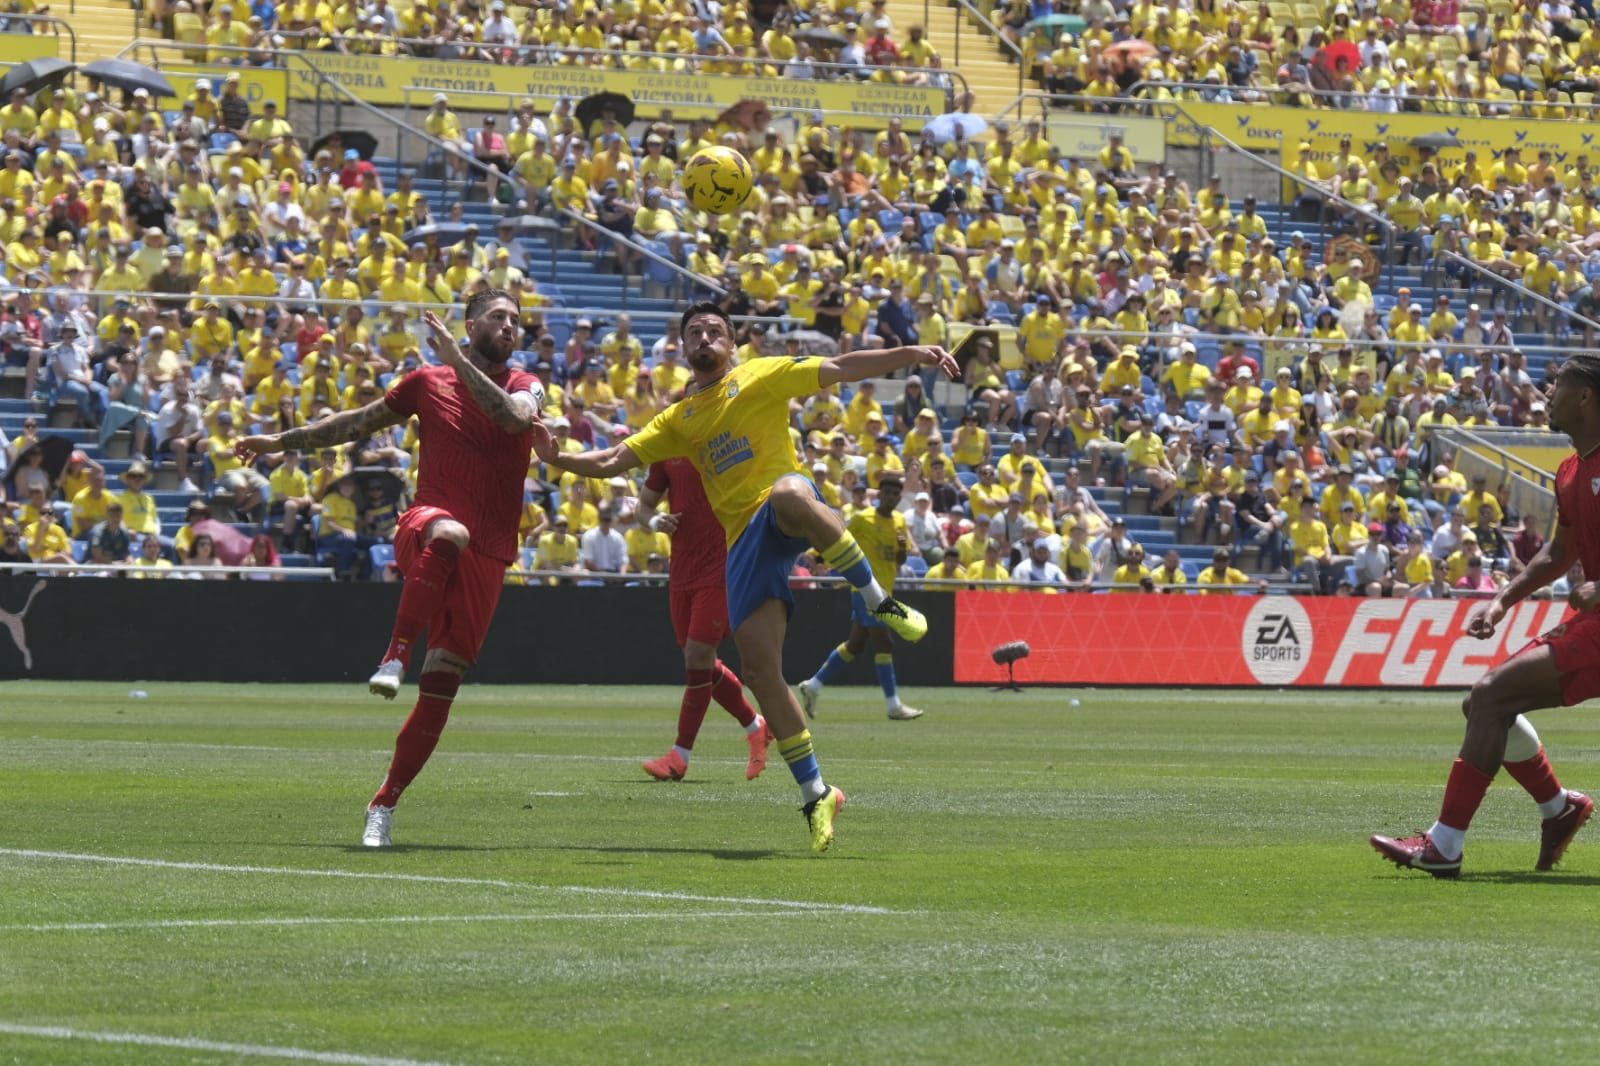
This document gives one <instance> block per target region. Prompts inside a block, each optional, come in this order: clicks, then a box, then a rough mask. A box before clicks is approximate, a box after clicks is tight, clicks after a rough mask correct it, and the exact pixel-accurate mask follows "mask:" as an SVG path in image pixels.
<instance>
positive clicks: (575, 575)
mask: <svg viewBox="0 0 1600 1066" xmlns="http://www.w3.org/2000/svg"><path fill="white" fill-rule="evenodd" d="M1152 570H1153V568H1152ZM506 576H507V577H513V578H518V579H520V580H522V581H526V582H528V583H535V582H537V583H543V582H547V581H554V582H558V583H562V584H593V585H639V586H647V587H655V586H664V585H665V584H666V583H667V580H668V575H667V574H652V573H629V574H614V573H610V572H608V571H596V570H541V569H531V570H530V569H522V568H512V569H509V570H507V571H506ZM790 586H791V587H793V588H828V589H840V590H844V589H848V588H849V587H850V584H849V582H847V581H846V580H845V579H844V578H842V577H839V576H837V575H834V574H829V575H826V576H822V577H813V576H809V575H808V576H802V577H792V578H790ZM1309 587H1310V585H1308V584H1307V583H1306V582H1296V581H1282V580H1276V579H1269V578H1261V579H1257V578H1252V579H1251V580H1250V582H1249V583H1248V584H1245V585H1200V584H1196V583H1195V582H1192V581H1191V582H1189V583H1188V584H1184V585H1161V584H1158V585H1156V588H1155V591H1156V592H1158V593H1160V592H1167V591H1170V592H1172V593H1190V594H1196V593H1204V594H1209V593H1213V592H1215V593H1222V594H1228V595H1246V596H1248V595H1259V594H1260V593H1262V592H1263V591H1267V590H1270V591H1274V592H1299V591H1303V590H1305V589H1307V588H1309ZM895 588H897V589H906V588H913V589H921V590H923V591H926V592H955V591H958V590H961V589H967V590H977V591H981V590H989V591H994V592H1043V591H1045V590H1046V589H1051V590H1054V591H1056V592H1061V593H1066V592H1077V593H1098V592H1113V591H1115V592H1140V591H1142V587H1141V586H1140V585H1138V584H1130V583H1128V582H1114V581H1102V580H1096V581H1092V582H1089V583H1088V585H1085V584H1084V582H1082V581H1069V582H1068V583H1067V584H1065V585H1045V584H1037V583H1034V582H1028V581H1009V580H1007V581H985V580H981V579H978V578H951V579H946V578H926V577H916V576H912V575H910V574H900V575H899V576H897V577H896V578H895Z"/></svg>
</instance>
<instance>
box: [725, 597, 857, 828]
mask: <svg viewBox="0 0 1600 1066" xmlns="http://www.w3.org/2000/svg"><path fill="white" fill-rule="evenodd" d="M788 628H789V605H788V604H786V603H785V602H783V601H782V600H781V599H769V600H766V601H765V602H764V603H762V604H761V605H760V606H759V607H757V608H755V610H753V611H751V612H750V614H749V615H748V617H746V618H745V619H744V620H743V621H741V622H740V623H739V627H738V628H737V629H735V630H734V633H733V639H734V643H736V644H737V645H738V646H739V658H740V661H741V662H742V663H743V665H744V680H745V684H747V685H749V686H750V691H752V692H754V693H755V694H756V702H757V703H759V704H760V705H761V713H762V714H763V715H764V716H765V717H766V719H767V724H768V727H769V728H770V729H771V730H772V734H773V736H774V737H775V738H777V741H778V753H779V754H781V755H782V756H783V761H784V762H786V763H788V764H789V772H790V773H792V774H793V775H794V779H795V782H796V783H797V784H798V785H799V786H800V795H801V797H802V798H803V799H804V801H805V803H804V806H802V807H801V808H800V810H801V813H803V814H804V815H805V818H806V826H807V828H809V829H810V831H811V850H812V851H816V852H819V853H820V852H824V851H827V850H828V846H829V845H830V844H832V843H833V823H834V818H835V817H836V816H837V815H838V813H839V809H840V808H842V807H843V806H844V802H845V796H844V793H843V792H841V791H840V790H839V789H837V788H834V787H832V786H830V785H828V784H825V783H824V782H823V780H822V769H821V767H820V766H818V764H817V756H816V753H815V752H814V751H813V750H812V747H811V732H810V731H809V730H808V729H806V723H805V716H804V714H803V713H802V712H801V710H800V705H799V704H798V703H796V702H795V698H794V693H793V692H791V691H790V689H789V686H788V684H787V683H786V682H785V681H784V679H783V638H784V634H785V633H786V632H787V631H788Z"/></svg>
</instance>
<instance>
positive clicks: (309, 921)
mask: <svg viewBox="0 0 1600 1066" xmlns="http://www.w3.org/2000/svg"><path fill="white" fill-rule="evenodd" d="M784 913H785V912H784V911H635V912H632V913H621V912H614V913H605V912H600V911H585V912H579V913H573V914H397V915H392V916H388V917H379V918H331V917H330V918H320V917H315V916H304V915H302V916H300V917H295V918H158V919H151V920H149V921H137V922H42V923H38V924H34V925H0V933H99V932H107V931H110V930H115V929H232V928H248V927H250V926H258V925H259V926H273V927H277V926H296V925H427V924H431V923H435V922H460V923H464V924H470V923H472V922H629V921H638V920H642V919H649V918H671V919H672V920H673V921H683V920H685V919H697V918H771V917H773V916H774V915H782V914H784Z"/></svg>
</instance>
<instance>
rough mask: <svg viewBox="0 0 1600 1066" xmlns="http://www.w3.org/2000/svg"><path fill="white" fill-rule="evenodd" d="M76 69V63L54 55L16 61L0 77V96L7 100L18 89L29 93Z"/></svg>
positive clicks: (58, 79)
mask: <svg viewBox="0 0 1600 1066" xmlns="http://www.w3.org/2000/svg"><path fill="white" fill-rule="evenodd" d="M77 69H78V67H77V65H76V64H74V63H68V62H67V61H66V60H65V59H57V58H56V57H55V56H43V57H41V58H39V59H30V60H29V61H28V62H26V63H18V64H17V65H16V66H14V67H12V68H11V69H10V70H8V71H6V76H5V78H4V79H0V98H4V99H8V100H9V99H10V98H11V94H12V93H13V92H15V91H16V90H18V89H21V90H23V91H24V92H30V93H31V92H33V91H34V90H35V89H38V88H40V87H41V86H44V85H49V84H50V83H51V82H57V81H60V80H61V79H62V78H65V77H66V76H67V75H68V74H71V73H72V72H73V71H75V70H77Z"/></svg>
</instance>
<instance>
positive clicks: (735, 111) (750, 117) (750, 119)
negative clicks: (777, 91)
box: [717, 100, 772, 130]
mask: <svg viewBox="0 0 1600 1066" xmlns="http://www.w3.org/2000/svg"><path fill="white" fill-rule="evenodd" d="M717 121H718V122H722V123H726V124H727V125H729V126H738V127H739V128H740V129H744V130H759V129H765V128H766V127H767V125H768V124H770V123H771V122H772V109H771V108H770V107H768V106H767V104H766V101H765V100H740V101H739V102H738V103H736V104H734V105H733V106H732V107H730V108H728V109H727V110H726V111H724V112H723V113H722V114H721V115H719V116H717Z"/></svg>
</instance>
